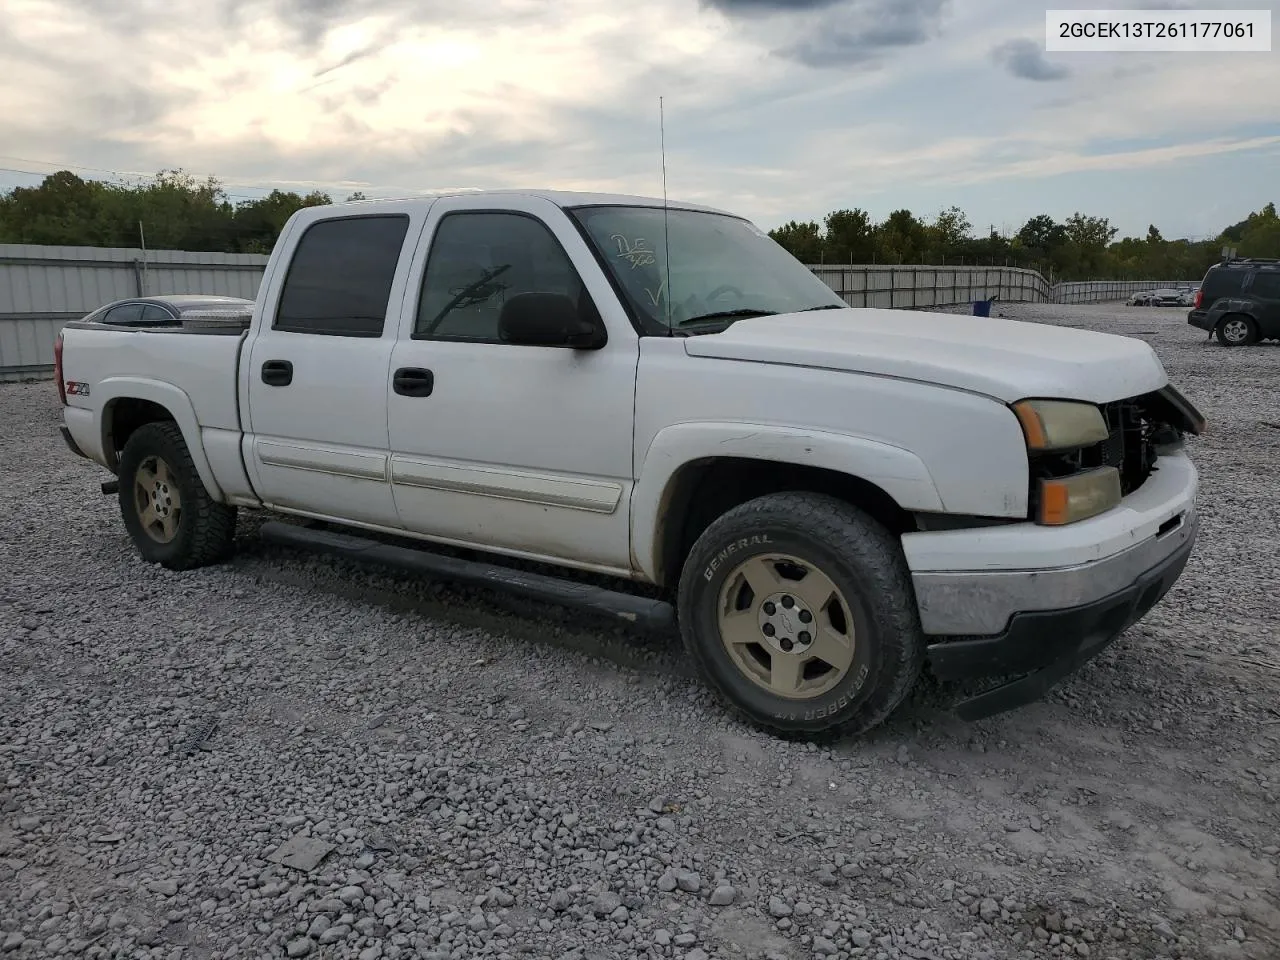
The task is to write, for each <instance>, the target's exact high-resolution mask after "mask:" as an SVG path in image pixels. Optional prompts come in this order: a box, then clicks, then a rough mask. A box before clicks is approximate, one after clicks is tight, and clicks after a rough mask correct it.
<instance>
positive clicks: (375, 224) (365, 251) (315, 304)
mask: <svg viewBox="0 0 1280 960" xmlns="http://www.w3.org/2000/svg"><path fill="white" fill-rule="evenodd" d="M408 230H409V218H408V217H406V216H404V215H402V214H395V215H391V216H369V217H344V218H342V219H339V220H320V221H318V222H316V223H313V224H312V225H311V226H310V227H308V228H307V230H306V232H305V233H303V235H302V239H301V240H299V241H298V245H297V247H295V248H294V252H293V259H292V261H291V262H290V263H289V272H288V274H287V275H286V277H285V281H284V290H283V291H282V292H281V294H280V306H279V307H278V308H277V309H276V319H275V323H274V324H273V325H272V327H273V329H275V330H284V331H287V332H289V333H312V334H322V335H325V336H334V337H379V336H381V335H382V328H383V326H384V325H385V323H386V320H387V309H388V300H389V299H390V297H391V281H392V279H393V278H394V277H395V273H396V265H397V264H398V263H399V261H400V250H401V248H402V247H403V246H404V238H405V234H406V233H407V232H408Z"/></svg>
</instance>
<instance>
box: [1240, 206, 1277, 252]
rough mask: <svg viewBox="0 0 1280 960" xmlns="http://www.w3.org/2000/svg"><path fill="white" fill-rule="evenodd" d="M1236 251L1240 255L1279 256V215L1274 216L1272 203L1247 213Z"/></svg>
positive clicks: (1274, 209) (1274, 208)
mask: <svg viewBox="0 0 1280 960" xmlns="http://www.w3.org/2000/svg"><path fill="white" fill-rule="evenodd" d="M1236 252H1237V253H1238V254H1239V255H1240V256H1242V257H1280V217H1277V216H1276V205H1275V204H1274V203H1268V204H1267V205H1266V206H1264V207H1263V208H1262V209H1261V210H1260V211H1258V212H1257V213H1251V214H1249V216H1248V219H1246V220H1245V221H1244V227H1243V228H1242V229H1241V231H1240V241H1239V243H1238V244H1237V246H1236Z"/></svg>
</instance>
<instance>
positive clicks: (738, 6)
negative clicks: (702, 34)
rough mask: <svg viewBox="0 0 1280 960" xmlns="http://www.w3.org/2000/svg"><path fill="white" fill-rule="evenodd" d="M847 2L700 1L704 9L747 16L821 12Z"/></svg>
mask: <svg viewBox="0 0 1280 960" xmlns="http://www.w3.org/2000/svg"><path fill="white" fill-rule="evenodd" d="M845 2H846V0H699V3H700V4H701V5H702V6H704V7H711V8H712V9H715V10H720V11H722V12H724V13H727V14H731V15H732V14H741V15H745V16H755V15H760V14H766V15H767V14H774V13H795V12H797V11H806V10H819V9H821V8H823V7H834V6H836V5H837V4H840V3H845Z"/></svg>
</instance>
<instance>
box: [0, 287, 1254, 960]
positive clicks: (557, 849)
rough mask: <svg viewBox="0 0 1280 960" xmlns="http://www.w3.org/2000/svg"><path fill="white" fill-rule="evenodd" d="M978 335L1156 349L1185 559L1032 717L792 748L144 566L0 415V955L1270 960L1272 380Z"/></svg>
mask: <svg viewBox="0 0 1280 960" xmlns="http://www.w3.org/2000/svg"><path fill="white" fill-rule="evenodd" d="M998 307H999V311H1000V312H1002V313H1005V314H1007V315H1010V316H1019V317H1024V318H1028V319H1036V320H1042V321H1046V322H1058V323H1065V324H1069V325H1075V326H1087V327H1091V328H1094V329H1110V330H1115V331H1118V332H1121V333H1126V334H1130V335H1134V336H1140V337H1143V338H1144V339H1147V340H1149V341H1150V342H1151V343H1153V344H1154V345H1155V347H1156V349H1157V350H1158V351H1159V352H1160V354H1161V356H1162V358H1163V359H1164V361H1165V363H1166V364H1167V366H1168V367H1169V369H1170V371H1171V374H1172V376H1173V378H1174V380H1175V382H1177V383H1178V384H1179V385H1180V386H1181V387H1182V388H1183V389H1184V390H1185V392H1186V393H1187V394H1188V395H1189V396H1190V397H1191V398H1192V399H1193V400H1194V401H1195V402H1197V403H1198V404H1200V405H1201V406H1202V408H1203V409H1204V410H1205V411H1206V413H1207V414H1208V416H1209V417H1210V421H1211V425H1210V432H1209V433H1208V434H1207V435H1206V436H1205V437H1204V438H1202V439H1200V440H1198V441H1196V442H1195V445H1194V447H1195V454H1196V456H1197V458H1198V461H1199V463H1200V465H1201V468H1202V471H1203V509H1204V515H1205V527H1204V532H1203V537H1202V540H1201V541H1200V546H1199V547H1198V548H1197V551H1196V554H1195V555H1194V556H1193V558H1192V561H1191V563H1190V566H1189V567H1188V569H1187V572H1186V573H1185V575H1184V576H1183V578H1182V579H1181V580H1180V581H1179V582H1178V584H1177V585H1176V587H1175V588H1174V590H1173V592H1172V593H1171V594H1170V595H1169V596H1168V597H1167V598H1166V599H1165V601H1164V602H1163V603H1161V604H1160V605H1159V606H1158V607H1157V608H1156V609H1155V610H1154V611H1153V612H1152V613H1151V614H1150V616H1149V617H1148V619H1147V620H1145V621H1144V622H1143V623H1142V624H1140V625H1138V626H1137V627H1135V628H1134V629H1132V630H1131V631H1130V632H1129V633H1128V635H1127V636H1126V637H1124V638H1122V639H1121V641H1120V642H1118V643H1117V644H1116V645H1114V646H1113V647H1112V648H1111V649H1110V650H1108V651H1107V652H1106V653H1105V654H1104V655H1102V656H1101V657H1100V658H1098V659H1097V660H1096V661H1095V662H1094V663H1092V664H1090V665H1089V666H1088V667H1086V668H1085V669H1084V670H1083V671H1082V672H1081V673H1079V674H1078V675H1076V676H1075V677H1073V678H1071V679H1070V680H1068V681H1067V682H1065V683H1064V684H1063V685H1061V686H1060V687H1059V688H1058V689H1056V690H1055V691H1054V692H1053V693H1052V694H1051V695H1050V696H1049V697H1048V698H1047V700H1046V701H1045V702H1043V703H1040V704H1036V705H1034V706H1031V707H1027V708H1024V709H1022V710H1020V711H1018V712H1016V713H1012V714H1007V715H1004V716H1001V717H997V718H993V719H990V720H987V721H983V722H980V723H977V724H972V725H970V724H965V723H963V722H961V721H959V720H957V719H955V718H954V717H953V716H951V715H950V714H948V713H947V712H946V710H945V709H944V706H945V703H944V702H943V701H942V699H941V696H942V694H943V693H945V691H940V690H939V689H938V688H936V687H934V686H930V685H925V686H924V687H922V688H921V690H920V692H918V693H917V694H916V695H914V696H913V698H912V699H911V700H910V701H909V702H908V703H907V704H906V705H905V706H904V707H903V708H902V709H901V710H900V711H899V713H898V714H897V715H896V716H895V717H894V719H893V720H892V721H891V722H890V723H889V724H888V725H887V726H886V727H884V728H883V729H881V730H879V731H877V732H876V733H875V734H874V735H872V736H870V737H867V738H865V739H863V740H860V741H856V742H850V743H845V744H842V745H838V746H836V747H833V748H831V749H818V748H812V747H809V746H805V745H798V744H789V743H785V742H781V741H777V740H773V739H770V738H767V737H765V736H762V735H759V734H757V733H755V732H753V731H752V730H750V729H748V728H746V727H744V726H742V725H740V724H738V723H737V722H734V721H730V720H727V719H726V716H725V714H724V712H723V711H722V710H721V709H720V708H719V707H718V706H717V705H716V704H715V703H714V702H713V701H712V700H711V699H710V697H709V696H708V694H707V693H706V692H705V691H704V690H703V689H702V687H701V686H700V685H699V684H698V683H697V682H696V681H694V680H692V679H691V677H690V673H689V668H688V664H687V663H686V662H685V660H684V658H683V657H682V655H681V654H680V652H679V648H678V646H677V643H676V642H675V640H674V639H673V638H670V637H666V636H662V637H645V636H629V635H627V634H626V633H623V632H619V631H618V630H617V629H616V628H613V627H612V626H611V625H601V624H599V623H597V622H595V621H587V620H583V619H582V618H574V617H570V616H568V615H567V614H563V613H557V612H555V611H550V610H547V609H546V608H540V609H539V608H513V606H512V605H511V604H510V603H508V602H501V601H498V600H495V599H494V598H491V597H480V596H478V595H476V594H474V593H471V592H468V591H465V590H461V589H457V588H454V587H450V586H447V585H441V584H437V583H431V582H427V581H424V580H415V579H412V578H408V577H402V576H399V575H397V574H391V573H386V572H381V571H369V570H363V569H360V568H357V567H354V566H348V565H346V564H345V563H343V562H341V561H337V560H332V559H329V558H319V557H316V556H313V555H309V554H305V553H292V552H288V551H286V550H284V549H281V548H274V547H270V546H267V545H264V544H262V543H261V542H259V541H258V540H257V539H256V538H255V537H254V536H253V527H254V522H253V521H252V520H251V519H250V518H248V517H246V518H244V520H242V524H241V541H242V543H241V548H240V552H239V554H238V556H237V558H236V559H235V561H234V562H233V563H231V564H229V565H227V566H224V567H220V568H216V569H207V570H202V571H198V572H193V573H188V574H173V573H168V572H165V571H163V570H160V569H158V568H154V567H150V566H146V565H144V564H142V563H141V562H140V561H139V560H138V559H137V558H136V556H135V553H134V551H133V549H132V548H131V545H130V544H129V542H128V540H127V539H126V536H125V533H124V530H123V528H122V526H121V523H120V520H119V517H118V515H117V512H116V508H115V503H114V501H113V499H111V498H107V497H103V496H101V495H99V494H98V493H97V484H98V482H99V481H100V480H102V479H104V474H103V472H102V471H100V470H99V469H98V468H96V467H94V466H92V465H90V464H87V463H85V462H82V461H79V460H77V459H76V458H74V457H73V456H72V455H71V454H70V453H69V452H68V451H67V450H66V449H65V448H64V447H63V445H62V442H61V440H60V438H59V437H58V435H57V433H56V423H57V415H58V409H57V403H56V398H55V397H54V391H53V387H52V385H51V384H49V383H39V384H13V385H0V505H2V507H3V509H2V511H0V544H3V551H2V555H0V676H3V684H2V686H0V956H3V957H5V958H10V957H12V958H15V960H25V958H29V957H52V956H59V955H80V956H87V957H105V956H120V957H126V956H127V957H148V956H150V957H160V958H166V960H177V958H188V957H190V958H195V957H201V958H205V957H208V958H212V957H233V956H240V957H269V956H277V957H278V956H285V955H287V956H294V957H298V956H312V957H359V958H361V960H372V958H378V957H388V958H396V957H418V956H421V957H437V958H445V957H451V958H461V957H481V956H492V957H500V958H506V957H517V956H531V957H556V958H565V960H605V958H612V957H618V958H621V957H631V956H644V957H652V958H673V960H675V958H683V960H709V958H711V957H721V958H736V957H744V958H754V957H763V958H770V960H780V958H809V957H820V958H825V957H831V958H835V960H843V958H846V957H867V958H878V960H887V958H899V957H903V958H906V957H910V958H935V960H941V958H948V960H954V958H966V960H977V958H1004V957H1027V958H1039V957H1100V958H1160V957H1186V958H1219V957H1221V958H1235V957H1247V958H1272V960H1274V958H1276V957H1277V956H1280V881H1278V880H1277V864H1278V863H1280V849H1278V848H1277V844H1280V830H1277V824H1278V823H1280V817H1278V816H1277V814H1278V812H1280V811H1278V809H1277V803H1276V797H1277V793H1278V792H1280V748H1278V745H1277V742H1278V740H1280V654H1278V653H1277V651H1276V646H1275V645H1276V640H1277V636H1278V635H1280V614H1278V613H1277V605H1276V603H1275V593H1276V583H1277V582H1280V562H1278V560H1277V543H1278V542H1280V511H1277V510H1276V506H1275V505H1276V501H1277V497H1278V495H1280V480H1278V479H1277V477H1278V476H1280V462H1278V461H1277V457H1276V449H1277V441H1280V431H1278V430H1277V429H1276V427H1275V425H1274V424H1276V423H1280V400H1277V394H1276V387H1275V385H1276V382H1277V380H1276V375H1277V370H1278V369H1280V345H1264V346H1260V347H1255V348H1251V349H1243V350H1226V349H1223V348H1221V347H1218V346H1217V345H1216V344H1206V343H1205V342H1204V337H1203V335H1201V334H1200V333H1198V332H1197V331H1194V330H1192V329H1190V328H1189V327H1187V325H1186V323H1185V321H1184V311H1181V310H1168V311H1164V310H1159V309H1141V308H1124V307H1118V306H1106V307H1097V306H1094V307H1052V306H1045V305H1034V306H1030V305H1028V306H1016V305H1009V306H1005V305H998ZM1266 421H1272V422H1273V424H1272V425H1268V424H1267V423H1266ZM286 842H289V846H287V847H284V846H282V845H284V844H286ZM286 855H289V856H286ZM322 855H323V856H322ZM282 857H283V858H284V859H285V861H286V862H283V863H279V862H276V860H278V859H280V858H282ZM295 857H296V858H300V859H294V858H295ZM308 857H310V858H311V859H312V860H315V859H316V858H320V859H319V862H318V863H315V862H306V859H307V858H308Z"/></svg>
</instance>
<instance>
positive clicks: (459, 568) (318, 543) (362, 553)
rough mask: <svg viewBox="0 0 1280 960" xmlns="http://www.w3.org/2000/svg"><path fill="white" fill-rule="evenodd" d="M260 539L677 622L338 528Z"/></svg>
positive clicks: (280, 527)
mask: <svg viewBox="0 0 1280 960" xmlns="http://www.w3.org/2000/svg"><path fill="white" fill-rule="evenodd" d="M259 535H260V536H261V537H262V539H263V540H267V541H269V542H271V543H278V544H282V545H285V546H290V547H304V548H307V549H311V550H318V551H321V552H324V553H331V554H335V555H337V556H340V557H346V558H347V559H349V560H356V561H364V562H368V563H375V564H381V565H384V566H391V567H398V568H399V569H401V570H408V571H411V572H414V573H426V574H432V575H435V576H437V577H440V578H442V579H445V580H455V581H461V582H464V583H474V584H481V585H484V586H489V587H493V588H495V589H497V590H502V591H505V592H507V593H512V594H516V595H519V596H523V597H527V598H530V599H533V600H542V601H545V602H547V603H554V604H558V605H560V606H564V607H572V608H574V609H578V610H588V611H591V612H593V613H597V614H602V615H604V616H606V617H611V618H614V619H619V620H625V621H627V622H628V623H632V624H635V625H636V626H639V627H644V628H646V629H649V630H670V629H672V628H674V627H675V624H676V611H675V607H673V606H672V605H671V604H670V603H667V602H666V601H665V600H652V599H650V598H648V597H637V596H635V595H634V594H630V593H623V592H622V591H620V590H606V589H604V588H603V587H593V586H591V585H589V584H585V583H576V582H574V581H572V580H562V579H560V578H559V577H552V576H547V575H546V574H541V573H529V572H527V571H525V570H513V569H512V568H510V567H504V566H499V565H498V564H494V563H483V562H481V561H477V560H461V559H459V558H457V557H447V556H444V555H443V554H439V553H432V552H430V551H427V550H417V549H414V548H411V547H400V546H395V545H393V544H387V543H380V542H378V541H376V540H369V539H366V538H364V537H357V536H353V535H351V534H349V533H338V532H337V531H333V530H317V529H312V528H308V527H301V526H298V525H296V524H292V523H284V522H281V521H279V520H268V521H267V522H266V523H264V524H263V525H262V526H261V528H260V529H259Z"/></svg>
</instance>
